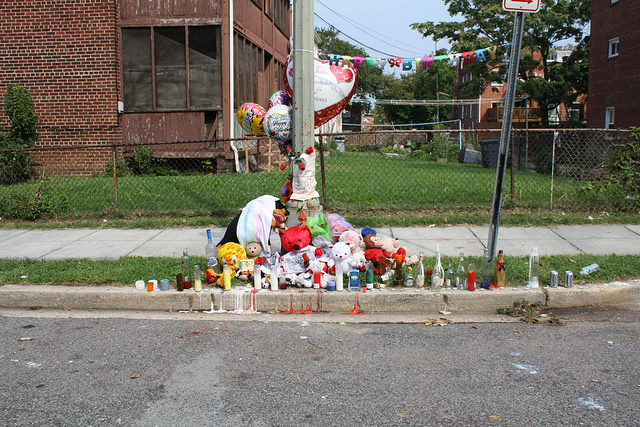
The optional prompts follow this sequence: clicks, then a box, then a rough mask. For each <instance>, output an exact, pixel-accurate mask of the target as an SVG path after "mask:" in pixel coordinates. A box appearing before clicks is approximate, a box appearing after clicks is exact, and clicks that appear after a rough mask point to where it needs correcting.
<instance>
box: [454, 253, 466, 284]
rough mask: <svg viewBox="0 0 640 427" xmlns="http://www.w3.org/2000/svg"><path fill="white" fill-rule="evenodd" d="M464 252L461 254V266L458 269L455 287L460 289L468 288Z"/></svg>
mask: <svg viewBox="0 0 640 427" xmlns="http://www.w3.org/2000/svg"><path fill="white" fill-rule="evenodd" d="M463 263H464V252H460V264H458V268H457V269H456V279H455V286H456V288H458V289H466V288H467V286H466V285H467V271H466V270H465V269H464V264H463Z"/></svg>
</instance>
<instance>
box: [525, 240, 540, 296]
mask: <svg viewBox="0 0 640 427" xmlns="http://www.w3.org/2000/svg"><path fill="white" fill-rule="evenodd" d="M539 268H540V255H539V254H538V248H536V247H534V248H533V249H532V250H531V255H530V256H529V282H528V283H527V287H529V288H537V287H539V283H538V269H539Z"/></svg>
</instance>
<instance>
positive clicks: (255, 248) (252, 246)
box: [244, 242, 262, 261]
mask: <svg viewBox="0 0 640 427" xmlns="http://www.w3.org/2000/svg"><path fill="white" fill-rule="evenodd" d="M244 252H245V254H246V255H247V259H250V260H252V261H255V260H256V259H257V258H258V257H259V256H260V255H261V254H262V244H261V243H260V242H249V243H247V244H246V245H244Z"/></svg>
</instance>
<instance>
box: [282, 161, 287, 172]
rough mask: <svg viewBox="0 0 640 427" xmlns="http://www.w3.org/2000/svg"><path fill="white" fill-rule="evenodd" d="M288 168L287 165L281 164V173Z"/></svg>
mask: <svg viewBox="0 0 640 427" xmlns="http://www.w3.org/2000/svg"><path fill="white" fill-rule="evenodd" d="M286 167H287V165H285V164H284V163H280V170H281V171H283V170H284V168H286Z"/></svg>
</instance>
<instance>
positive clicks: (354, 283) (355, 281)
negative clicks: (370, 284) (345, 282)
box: [349, 267, 360, 291]
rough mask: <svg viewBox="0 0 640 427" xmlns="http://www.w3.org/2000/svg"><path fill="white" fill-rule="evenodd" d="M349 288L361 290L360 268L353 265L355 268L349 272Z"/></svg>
mask: <svg viewBox="0 0 640 427" xmlns="http://www.w3.org/2000/svg"><path fill="white" fill-rule="evenodd" d="M349 290H350V291H359V290H360V273H359V272H358V269H357V268H355V267H353V269H352V270H351V271H350V272H349Z"/></svg>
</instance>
